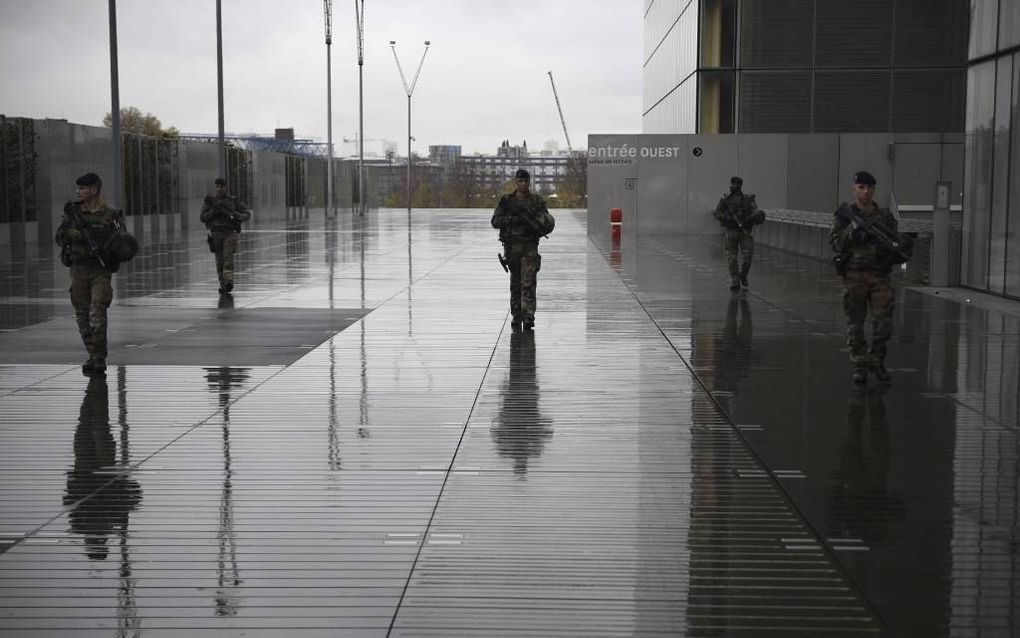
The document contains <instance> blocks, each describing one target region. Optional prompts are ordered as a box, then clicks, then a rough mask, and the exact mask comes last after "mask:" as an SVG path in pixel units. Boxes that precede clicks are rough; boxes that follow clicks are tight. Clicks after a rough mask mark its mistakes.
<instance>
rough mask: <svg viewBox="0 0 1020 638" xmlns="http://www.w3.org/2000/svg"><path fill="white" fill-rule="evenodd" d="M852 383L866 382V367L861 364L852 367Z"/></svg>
mask: <svg viewBox="0 0 1020 638" xmlns="http://www.w3.org/2000/svg"><path fill="white" fill-rule="evenodd" d="M853 379H854V383H858V384H865V383H867V382H868V369H867V368H865V367H863V366H858V367H856V368H854V376H853Z"/></svg>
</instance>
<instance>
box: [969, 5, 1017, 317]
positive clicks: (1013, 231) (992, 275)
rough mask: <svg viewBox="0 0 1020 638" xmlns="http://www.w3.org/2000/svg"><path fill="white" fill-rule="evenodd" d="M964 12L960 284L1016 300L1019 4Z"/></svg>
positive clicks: (972, 8) (982, 6)
mask: <svg viewBox="0 0 1020 638" xmlns="http://www.w3.org/2000/svg"><path fill="white" fill-rule="evenodd" d="M971 12H972V13H971V30H970V33H971V41H970V48H969V50H970V59H971V62H970V66H969V69H968V73H967V114H966V133H967V135H966V166H965V170H964V182H965V183H964V189H965V193H964V218H963V220H964V221H963V247H962V248H963V262H962V264H961V268H962V272H961V280H962V281H963V283H964V284H965V285H967V286H970V287H973V288H977V289H980V290H984V291H987V292H990V293H994V294H998V295H1006V296H1010V297H1016V298H1020V108H1018V99H1017V96H1018V93H1020V52H1018V51H1017V46H1018V39H1020V33H1018V31H1020V25H1018V20H1020V3H1017V2H1014V1H1013V0H972V2H971Z"/></svg>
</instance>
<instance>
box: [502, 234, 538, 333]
mask: <svg viewBox="0 0 1020 638" xmlns="http://www.w3.org/2000/svg"><path fill="white" fill-rule="evenodd" d="M509 248H510V258H509V259H508V261H509V262H510V314H511V315H513V317H514V318H515V319H518V318H523V317H524V315H531V316H532V317H534V316H535V307H536V301H535V296H536V294H535V291H536V288H537V287H538V271H539V269H540V268H541V267H542V266H541V264H542V257H541V255H539V254H538V242H520V241H518V242H512V243H511V244H510V245H509Z"/></svg>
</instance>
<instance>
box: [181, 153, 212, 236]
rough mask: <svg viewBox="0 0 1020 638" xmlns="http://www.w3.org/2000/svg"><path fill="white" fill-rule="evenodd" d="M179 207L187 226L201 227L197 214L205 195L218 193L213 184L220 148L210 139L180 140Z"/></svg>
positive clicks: (185, 226) (200, 210) (200, 209)
mask: <svg viewBox="0 0 1020 638" xmlns="http://www.w3.org/2000/svg"><path fill="white" fill-rule="evenodd" d="M178 168H179V170H180V179H179V182H178V183H179V184H180V198H181V204H180V208H181V211H182V216H183V217H184V219H185V220H186V222H184V223H183V224H182V226H183V227H184V228H201V227H202V222H201V221H200V220H199V218H198V216H199V215H200V214H201V212H202V204H203V201H204V200H205V196H206V195H212V194H213V193H214V192H215V190H216V189H215V184H214V183H213V182H214V181H215V180H216V178H217V177H219V147H218V146H217V145H216V144H209V143H207V142H190V141H185V142H181V150H180V164H179V166H178Z"/></svg>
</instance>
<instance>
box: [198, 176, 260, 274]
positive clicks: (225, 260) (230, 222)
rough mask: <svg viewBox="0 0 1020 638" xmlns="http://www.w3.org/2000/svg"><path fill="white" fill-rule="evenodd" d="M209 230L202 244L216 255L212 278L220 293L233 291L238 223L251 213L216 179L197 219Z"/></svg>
mask: <svg viewBox="0 0 1020 638" xmlns="http://www.w3.org/2000/svg"><path fill="white" fill-rule="evenodd" d="M199 219H201V220H202V223H203V224H205V227H206V228H207V229H208V231H209V236H208V237H207V238H206V241H207V242H208V243H209V250H210V252H213V253H215V254H216V276H217V277H218V278H219V281H220V294H225V293H229V292H230V291H231V290H233V289H234V256H235V255H236V254H237V244H238V242H239V240H240V237H241V224H242V223H244V222H246V221H248V220H250V219H251V211H249V210H248V208H247V207H246V206H245V205H244V204H242V203H241V202H240V200H238V198H237V197H235V196H233V195H228V194H227V180H225V179H223V178H222V177H218V178H216V195H212V196H210V195H207V196H206V198H205V204H204V205H203V206H202V214H201V216H200V217H199Z"/></svg>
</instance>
